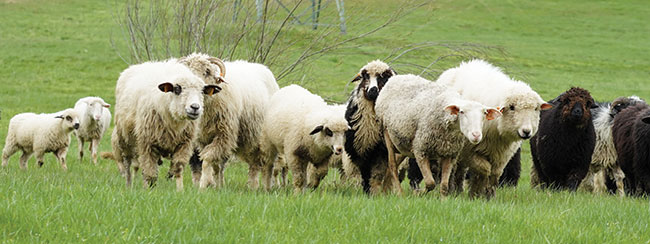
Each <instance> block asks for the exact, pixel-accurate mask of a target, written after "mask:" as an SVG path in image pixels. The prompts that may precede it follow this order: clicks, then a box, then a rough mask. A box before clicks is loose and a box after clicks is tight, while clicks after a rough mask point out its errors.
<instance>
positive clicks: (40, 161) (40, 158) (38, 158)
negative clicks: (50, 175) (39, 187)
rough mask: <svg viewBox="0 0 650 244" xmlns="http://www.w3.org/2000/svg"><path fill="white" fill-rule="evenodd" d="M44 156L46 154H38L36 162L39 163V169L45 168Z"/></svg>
mask: <svg viewBox="0 0 650 244" xmlns="http://www.w3.org/2000/svg"><path fill="white" fill-rule="evenodd" d="M43 156H45V152H36V162H38V167H39V168H40V167H43Z"/></svg>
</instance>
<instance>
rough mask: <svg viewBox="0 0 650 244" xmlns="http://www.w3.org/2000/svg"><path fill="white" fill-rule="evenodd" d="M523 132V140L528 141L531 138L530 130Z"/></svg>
mask: <svg viewBox="0 0 650 244" xmlns="http://www.w3.org/2000/svg"><path fill="white" fill-rule="evenodd" d="M521 132H522V135H520V136H521V138H523V139H528V138H530V137H531V135H530V130H528V129H525V130H522V131H521Z"/></svg>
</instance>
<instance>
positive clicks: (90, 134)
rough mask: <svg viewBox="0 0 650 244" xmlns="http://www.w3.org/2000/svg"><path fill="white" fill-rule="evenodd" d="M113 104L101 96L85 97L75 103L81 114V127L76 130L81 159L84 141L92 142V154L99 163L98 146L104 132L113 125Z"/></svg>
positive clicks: (80, 157) (80, 158)
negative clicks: (110, 108)
mask: <svg viewBox="0 0 650 244" xmlns="http://www.w3.org/2000/svg"><path fill="white" fill-rule="evenodd" d="M110 106H111V105H110V104H108V103H106V102H104V99H101V98H99V97H84V98H82V99H79V100H78V101H77V103H75V105H74V109H75V110H76V111H77V114H79V129H77V130H76V131H75V135H76V137H77V142H78V146H79V161H80V162H82V161H83V156H84V142H87V141H88V142H90V146H88V147H89V149H90V155H91V157H92V160H93V163H94V164H95V165H97V148H98V147H99V142H100V141H101V140H102V137H103V136H104V132H105V131H106V129H108V127H109V126H110V125H111V111H109V110H108V108H109V107H110Z"/></svg>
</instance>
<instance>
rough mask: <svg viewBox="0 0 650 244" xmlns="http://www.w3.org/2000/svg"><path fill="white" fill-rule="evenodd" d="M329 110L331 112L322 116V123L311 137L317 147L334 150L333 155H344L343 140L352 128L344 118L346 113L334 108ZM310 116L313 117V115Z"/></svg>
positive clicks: (312, 132) (315, 128) (312, 131)
mask: <svg viewBox="0 0 650 244" xmlns="http://www.w3.org/2000/svg"><path fill="white" fill-rule="evenodd" d="M328 110H330V111H331V112H330V113H324V114H321V117H320V121H321V123H319V124H318V125H317V126H315V127H314V128H313V129H312V130H311V132H310V133H309V135H311V136H312V138H313V139H314V144H316V145H317V146H319V147H322V148H325V147H327V148H329V149H331V150H332V153H334V154H336V155H341V153H343V143H344V141H343V138H344V137H345V132H346V131H347V130H349V129H350V126H348V122H347V121H346V120H345V118H344V117H343V115H344V112H345V111H342V110H340V109H338V108H333V107H328ZM309 116H313V113H311V114H310V115H309Z"/></svg>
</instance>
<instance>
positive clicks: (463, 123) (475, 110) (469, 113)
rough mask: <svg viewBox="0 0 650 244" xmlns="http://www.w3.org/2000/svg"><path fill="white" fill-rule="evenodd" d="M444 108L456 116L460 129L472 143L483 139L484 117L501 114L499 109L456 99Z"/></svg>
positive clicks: (494, 117)
mask: <svg viewBox="0 0 650 244" xmlns="http://www.w3.org/2000/svg"><path fill="white" fill-rule="evenodd" d="M445 110H446V111H447V112H449V113H450V114H451V115H456V116H458V123H459V125H460V131H461V132H462V133H463V135H465V137H466V138H467V139H468V140H469V142H470V143H472V144H477V143H479V142H481V140H482V139H483V121H484V119H485V120H493V119H496V118H498V117H499V116H501V112H499V110H497V109H495V108H489V107H486V106H483V104H480V103H478V102H472V101H457V102H456V103H454V104H450V105H449V106H447V107H446V108H445Z"/></svg>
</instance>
